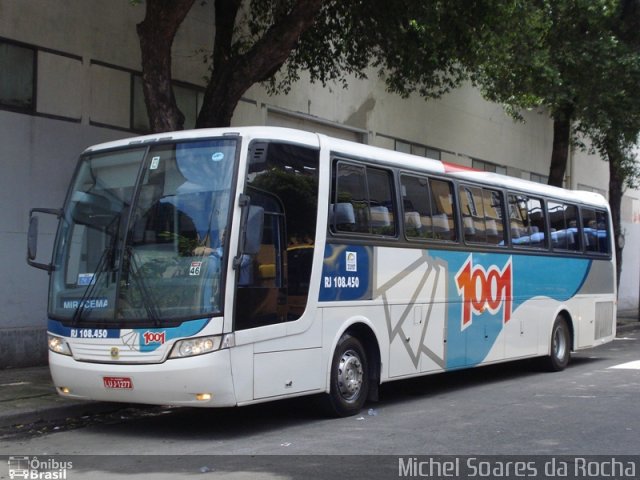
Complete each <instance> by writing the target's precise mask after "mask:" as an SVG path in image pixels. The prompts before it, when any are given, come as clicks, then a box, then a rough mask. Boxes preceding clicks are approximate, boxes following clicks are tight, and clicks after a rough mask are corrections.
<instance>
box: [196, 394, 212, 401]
mask: <svg viewBox="0 0 640 480" xmlns="http://www.w3.org/2000/svg"><path fill="white" fill-rule="evenodd" d="M196 400H198V401H200V402H206V401H207V400H211V394H210V393H196Z"/></svg>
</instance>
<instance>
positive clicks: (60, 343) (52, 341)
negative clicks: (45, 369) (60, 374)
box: [47, 333, 71, 355]
mask: <svg viewBox="0 0 640 480" xmlns="http://www.w3.org/2000/svg"><path fill="white" fill-rule="evenodd" d="M47 343H48V344H49V350H51V351H52V352H55V353H59V354H61V355H71V348H70V347H69V344H68V343H67V341H66V340H65V339H64V338H62V337H56V336H55V335H51V334H49V333H48V334H47Z"/></svg>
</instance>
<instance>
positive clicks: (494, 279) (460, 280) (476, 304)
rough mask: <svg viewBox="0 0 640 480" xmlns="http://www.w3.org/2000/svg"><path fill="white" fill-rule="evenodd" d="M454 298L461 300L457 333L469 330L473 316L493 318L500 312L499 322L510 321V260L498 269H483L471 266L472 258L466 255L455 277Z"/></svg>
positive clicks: (511, 289) (511, 279) (511, 284)
mask: <svg viewBox="0 0 640 480" xmlns="http://www.w3.org/2000/svg"><path fill="white" fill-rule="evenodd" d="M455 280H456V286H457V288H458V294H459V295H460V296H461V297H462V324H461V329H462V330H464V329H465V328H467V327H469V326H470V325H471V324H472V322H473V315H481V314H483V313H485V312H486V311H488V312H489V313H491V314H492V315H496V314H497V313H498V312H499V311H500V309H502V322H503V324H504V323H507V322H508V321H509V319H510V318H511V308H512V291H513V278H512V267H511V257H509V259H508V260H507V262H506V263H505V265H504V267H502V269H500V268H498V267H497V266H496V265H491V266H490V267H489V268H488V269H485V268H484V267H483V266H482V265H474V264H473V254H471V255H469V257H468V258H467V260H466V262H465V263H464V265H462V268H460V270H458V273H456V277H455Z"/></svg>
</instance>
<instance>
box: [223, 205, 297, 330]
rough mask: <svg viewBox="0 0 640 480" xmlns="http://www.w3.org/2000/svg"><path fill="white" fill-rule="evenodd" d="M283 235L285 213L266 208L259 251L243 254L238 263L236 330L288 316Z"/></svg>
mask: <svg viewBox="0 0 640 480" xmlns="http://www.w3.org/2000/svg"><path fill="white" fill-rule="evenodd" d="M283 239H284V217H283V215H282V214H281V213H280V212H277V211H276V212H274V211H271V212H268V211H265V217H264V230H263V235H262V245H261V246H260V249H259V251H258V253H257V254H256V255H246V254H243V255H242V256H241V258H240V260H239V263H240V264H239V266H238V267H237V273H236V285H237V287H236V302H235V329H236V330H246V329H249V328H257V327H262V326H266V325H273V324H276V323H282V322H285V321H286V320H287V294H286V289H285V288H284V286H285V279H284V257H285V255H286V251H285V249H284V245H283V243H284V240H283Z"/></svg>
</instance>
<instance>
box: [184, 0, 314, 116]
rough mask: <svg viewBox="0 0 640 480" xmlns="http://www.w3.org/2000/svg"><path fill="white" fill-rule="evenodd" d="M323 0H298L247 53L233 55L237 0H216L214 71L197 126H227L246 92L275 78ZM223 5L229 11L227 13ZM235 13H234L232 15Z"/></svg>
mask: <svg viewBox="0 0 640 480" xmlns="http://www.w3.org/2000/svg"><path fill="white" fill-rule="evenodd" d="M322 3H323V0H298V1H297V2H296V3H295V4H294V5H293V7H291V10H290V11H289V12H288V13H287V14H286V15H284V16H283V17H282V18H279V19H278V20H277V21H276V22H275V23H274V24H273V25H272V26H271V27H270V28H269V29H268V30H267V31H266V32H265V34H264V35H263V36H262V38H260V39H259V40H258V41H257V42H256V43H255V44H254V45H253V47H251V48H250V49H249V50H248V51H247V52H246V53H244V54H243V55H233V53H232V49H231V45H232V43H231V35H232V33H233V29H232V28H228V26H229V25H233V23H230V22H232V19H231V17H233V18H234V20H233V21H235V14H236V12H237V9H238V4H239V2H238V1H237V0H216V38H215V50H214V55H213V73H212V76H211V80H210V82H209V84H208V85H207V88H206V90H205V94H204V99H203V102H202V108H201V109H200V113H199V115H198V120H197V122H196V127H197V128H204V127H227V126H229V125H230V124H231V118H232V116H233V112H234V110H235V108H236V106H237V104H238V102H239V101H240V99H241V98H242V95H243V94H244V93H245V92H246V91H247V90H248V89H249V88H250V87H251V86H252V85H254V84H255V83H258V82H263V81H265V80H267V79H269V78H271V77H272V76H273V75H274V74H275V73H276V72H277V71H278V70H279V69H280V67H281V66H282V65H283V64H284V62H285V61H286V60H287V58H288V57H289V55H290V54H291V51H292V50H293V49H294V48H295V47H296V45H297V43H298V40H299V38H300V36H301V35H302V34H303V33H304V32H305V31H306V30H307V29H309V28H310V27H311V26H312V25H313V23H314V22H315V19H316V16H317V15H318V12H319V11H320V8H321V7H322ZM222 7H226V8H227V10H226V11H225V12H224V14H223V10H221V8H222ZM231 13H232V14H233V15H232V14H231Z"/></svg>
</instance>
